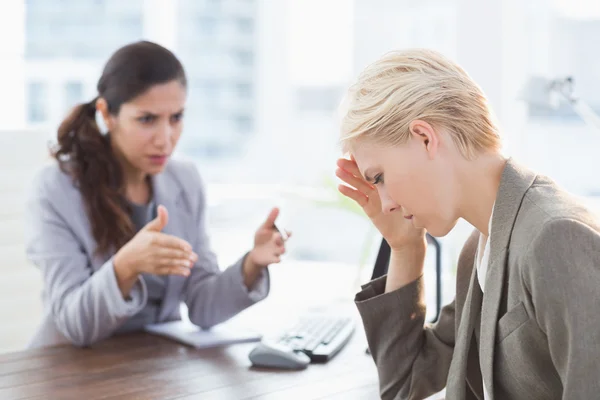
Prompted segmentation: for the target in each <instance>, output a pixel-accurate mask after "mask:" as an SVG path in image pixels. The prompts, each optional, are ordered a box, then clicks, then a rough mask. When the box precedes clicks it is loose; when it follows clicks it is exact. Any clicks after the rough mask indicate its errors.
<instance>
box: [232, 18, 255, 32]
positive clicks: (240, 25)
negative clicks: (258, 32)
mask: <svg viewBox="0 0 600 400" xmlns="http://www.w3.org/2000/svg"><path fill="white" fill-rule="evenodd" d="M236 26H237V30H238V32H239V33H241V34H245V35H249V34H252V33H253V31H254V21H253V20H252V19H251V18H238V19H237V20H236Z"/></svg>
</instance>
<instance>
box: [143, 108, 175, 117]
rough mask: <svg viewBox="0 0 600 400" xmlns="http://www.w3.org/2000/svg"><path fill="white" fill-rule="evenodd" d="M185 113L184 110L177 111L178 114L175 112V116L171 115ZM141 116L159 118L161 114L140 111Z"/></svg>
mask: <svg viewBox="0 0 600 400" xmlns="http://www.w3.org/2000/svg"><path fill="white" fill-rule="evenodd" d="M184 111H185V108H182V109H181V110H179V111H177V112H174V113H173V114H171V115H177V114H183V112H184ZM139 114H140V115H151V116H153V117H157V116H159V115H160V114H156V113H154V112H152V111H144V110H140V112H139Z"/></svg>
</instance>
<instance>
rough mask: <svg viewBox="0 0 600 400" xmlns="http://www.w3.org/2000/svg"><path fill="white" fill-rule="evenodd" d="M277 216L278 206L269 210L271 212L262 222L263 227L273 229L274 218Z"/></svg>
mask: <svg viewBox="0 0 600 400" xmlns="http://www.w3.org/2000/svg"><path fill="white" fill-rule="evenodd" d="M278 216H279V208H277V207H274V208H273V209H272V210H271V212H270V213H269V216H268V217H267V220H266V221H265V222H264V223H263V227H265V228H268V229H273V226H274V225H275V220H276V219H277V217H278Z"/></svg>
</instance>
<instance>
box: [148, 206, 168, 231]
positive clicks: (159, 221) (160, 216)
mask: <svg viewBox="0 0 600 400" xmlns="http://www.w3.org/2000/svg"><path fill="white" fill-rule="evenodd" d="M156 212H157V216H156V218H154V219H153V220H152V221H150V222H148V224H147V225H146V226H145V227H144V230H146V231H153V232H160V231H162V230H163V229H164V227H165V226H167V223H168V222H169V213H168V212H167V209H166V208H165V206H163V205H160V206H158V208H157V210H156Z"/></svg>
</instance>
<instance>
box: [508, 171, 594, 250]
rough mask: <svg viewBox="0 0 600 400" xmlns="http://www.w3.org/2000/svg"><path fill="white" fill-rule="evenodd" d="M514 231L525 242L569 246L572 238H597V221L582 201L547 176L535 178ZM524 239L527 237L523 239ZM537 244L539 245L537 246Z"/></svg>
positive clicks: (524, 200)
mask: <svg viewBox="0 0 600 400" xmlns="http://www.w3.org/2000/svg"><path fill="white" fill-rule="evenodd" d="M514 230H515V231H516V234H517V235H519V236H520V237H521V238H522V239H523V241H524V242H528V241H529V242H531V244H534V243H538V242H540V241H542V239H543V241H544V242H549V243H553V244H556V245H561V244H560V243H554V242H557V241H560V242H562V243H571V242H573V241H574V240H575V237H571V236H569V233H570V234H575V235H582V234H583V235H587V236H589V235H591V236H594V235H598V234H599V232H600V218H599V215H598V214H597V213H595V212H592V211H591V210H590V209H589V208H588V207H586V205H585V204H584V203H583V202H582V200H581V199H579V198H577V197H575V196H573V195H571V194H570V193H568V192H567V191H565V190H564V189H562V188H560V187H559V186H558V185H556V184H555V183H554V182H553V181H552V180H550V179H549V178H546V177H543V176H541V177H538V178H537V179H536V180H535V182H534V184H533V185H532V186H531V188H530V189H529V190H528V191H527V193H526V194H525V197H524V199H523V204H522V206H521V210H520V211H519V214H518V217H517V220H516V222H515V227H514ZM525 238H529V240H526V239H525ZM538 245H540V244H539V243H538Z"/></svg>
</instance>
